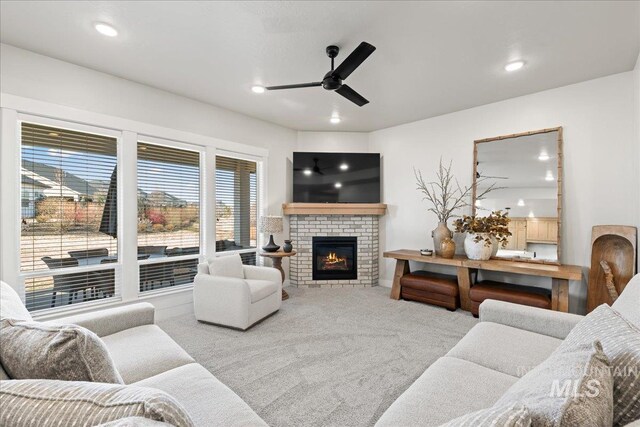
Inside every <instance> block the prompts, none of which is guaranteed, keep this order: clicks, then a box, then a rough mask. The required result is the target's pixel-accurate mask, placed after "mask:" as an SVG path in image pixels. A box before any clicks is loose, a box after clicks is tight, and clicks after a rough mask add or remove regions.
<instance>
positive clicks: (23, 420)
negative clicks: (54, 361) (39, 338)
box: [0, 380, 193, 427]
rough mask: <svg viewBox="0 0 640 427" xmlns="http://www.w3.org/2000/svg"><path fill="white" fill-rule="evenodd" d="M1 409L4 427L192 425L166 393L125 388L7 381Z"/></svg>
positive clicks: (0, 399)
mask: <svg viewBox="0 0 640 427" xmlns="http://www.w3.org/2000/svg"><path fill="white" fill-rule="evenodd" d="M0 407H2V408H3V410H2V411H0V425H2V426H6V427H27V426H36V425H37V426H40V427H48V426H52V427H53V426H71V425H73V426H79V427H80V426H95V425H99V424H104V423H109V422H111V421H115V420H120V419H122V418H126V417H143V418H149V419H151V420H154V421H161V422H165V423H168V424H170V425H172V426H176V427H191V426H193V421H191V418H190V417H189V415H188V414H187V412H186V411H185V409H184V408H183V407H182V406H181V405H180V404H179V403H178V402H177V401H176V400H175V399H174V398H172V397H171V396H169V395H168V394H167V393H165V392H163V391H160V390H156V389H153V388H148V387H137V386H132V385H122V384H104V383H91V382H82V381H55V380H9V381H2V383H0ZM116 425H120V424H116ZM123 425H127V424H123ZM134 425H135V424H134ZM143 425H144V424H143Z"/></svg>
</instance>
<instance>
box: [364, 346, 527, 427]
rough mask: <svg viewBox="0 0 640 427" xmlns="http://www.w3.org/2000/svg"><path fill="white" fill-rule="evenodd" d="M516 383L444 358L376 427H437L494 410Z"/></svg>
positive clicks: (426, 373)
mask: <svg viewBox="0 0 640 427" xmlns="http://www.w3.org/2000/svg"><path fill="white" fill-rule="evenodd" d="M517 380H518V379H517V378H516V377H513V376H511V375H507V374H503V373H502V372H498V371H494V370H492V369H489V368H485V367H484V366H480V365H477V364H475V363H472V362H468V361H466V360H462V359H457V358H455V357H448V356H445V357H441V358H440V359H438V360H437V361H436V362H435V363H434V364H433V365H431V366H430V367H429V368H428V369H427V370H426V371H425V372H424V373H423V374H422V375H421V376H420V377H419V378H418V379H417V380H416V381H415V382H414V383H413V384H411V386H410V387H409V388H408V389H407V390H406V391H405V392H404V393H403V394H402V395H400V397H399V398H398V399H397V400H396V401H395V402H394V403H393V404H392V405H391V406H390V407H389V409H387V411H386V412H385V413H384V414H383V415H382V417H381V418H380V420H378V422H377V423H376V426H377V427H405V426H406V427H413V426H417V425H419V426H421V427H427V426H438V425H440V424H442V423H445V422H448V421H450V420H452V419H454V418H457V417H459V416H462V415H465V414H467V413H469V412H473V411H478V410H480V409H483V408H487V407H490V406H492V405H493V404H494V403H495V402H496V401H497V400H498V399H499V398H500V396H502V394H503V393H504V392H505V391H506V390H507V389H508V388H509V387H511V386H512V385H513V384H514V383H515V382H516V381H517Z"/></svg>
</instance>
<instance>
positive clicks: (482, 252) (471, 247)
mask: <svg viewBox="0 0 640 427" xmlns="http://www.w3.org/2000/svg"><path fill="white" fill-rule="evenodd" d="M476 236H480V237H481V238H482V240H480V241H479V242H476V241H475V238H476ZM487 237H488V234H487V233H479V234H475V233H468V234H467V237H465V239H464V252H465V253H466V254H467V258H469V259H473V260H476V261H486V260H488V259H489V258H491V252H493V245H487V244H486V243H485V240H484V239H486V238H487Z"/></svg>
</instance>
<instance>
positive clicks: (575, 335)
mask: <svg viewBox="0 0 640 427" xmlns="http://www.w3.org/2000/svg"><path fill="white" fill-rule="evenodd" d="M623 293H624V292H623ZM594 340H598V341H600V342H601V343H602V347H603V349H604V354H605V355H606V356H607V357H608V359H609V362H610V363H611V367H612V372H613V382H614V386H615V388H614V391H613V393H614V402H615V407H614V423H615V424H616V425H625V424H627V423H630V422H631V421H635V420H637V419H639V418H640V378H638V376H639V374H638V370H639V369H640V330H639V329H637V328H636V327H635V326H634V325H633V324H631V323H629V322H628V321H627V320H626V319H625V318H624V317H622V316H621V315H620V314H619V313H618V312H616V311H615V310H613V309H612V308H611V307H609V306H608V305H606V304H602V305H601V306H599V307H597V308H596V309H595V310H593V311H592V312H591V313H589V314H588V315H587V316H586V317H585V318H584V319H582V321H581V322H580V323H578V324H577V325H576V327H575V328H573V330H572V331H571V332H570V333H569V335H568V336H567V338H566V339H565V340H564V342H563V343H562V345H561V346H560V347H559V348H558V351H561V350H564V349H565V347H570V346H576V345H579V344H584V343H589V342H593V341H594Z"/></svg>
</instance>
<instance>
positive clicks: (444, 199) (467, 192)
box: [413, 158, 502, 223]
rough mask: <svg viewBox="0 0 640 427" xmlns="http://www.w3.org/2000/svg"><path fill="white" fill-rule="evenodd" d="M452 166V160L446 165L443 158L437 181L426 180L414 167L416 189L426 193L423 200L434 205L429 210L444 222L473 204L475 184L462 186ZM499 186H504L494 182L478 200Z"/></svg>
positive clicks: (478, 181) (479, 195)
mask: <svg viewBox="0 0 640 427" xmlns="http://www.w3.org/2000/svg"><path fill="white" fill-rule="evenodd" d="M451 167H452V161H450V162H449V165H448V166H445V165H444V164H443V163H442V158H441V159H440V165H439V166H438V171H437V172H436V181H431V182H426V181H425V180H424V178H423V176H422V172H421V171H420V170H417V169H416V168H413V173H414V175H415V177H416V185H417V187H416V189H417V190H419V191H421V192H422V193H423V194H424V197H423V200H426V201H428V202H429V203H430V204H431V205H432V206H431V207H430V208H429V209H428V211H429V212H433V213H435V214H436V215H437V217H438V221H439V222H444V223H446V222H447V221H448V220H449V219H450V218H452V217H454V216H456V215H455V211H457V210H458V209H462V208H465V207H467V206H471V195H472V190H473V186H468V187H467V186H464V187H462V186H461V185H460V183H458V180H457V179H456V178H455V177H454V175H453V172H452V171H451ZM487 179H490V177H483V178H480V179H478V180H476V185H478V184H479V183H481V182H483V181H485V180H487ZM499 188H502V187H497V186H496V183H495V182H494V183H493V184H491V185H490V186H488V187H487V188H486V189H485V190H483V191H482V192H481V193H480V194H478V195H477V196H476V200H481V199H482V198H483V197H485V196H486V195H487V194H488V193H489V192H491V191H493V190H497V189H499Z"/></svg>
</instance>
